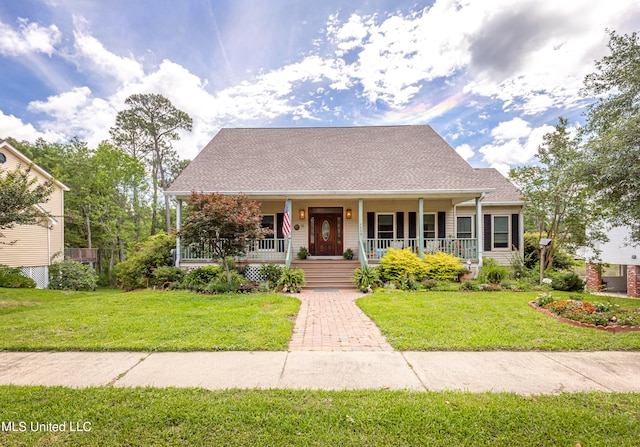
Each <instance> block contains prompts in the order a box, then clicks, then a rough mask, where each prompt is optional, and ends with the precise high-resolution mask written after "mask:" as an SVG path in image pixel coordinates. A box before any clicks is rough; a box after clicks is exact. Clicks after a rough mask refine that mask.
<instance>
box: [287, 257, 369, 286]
mask: <svg viewBox="0 0 640 447" xmlns="http://www.w3.org/2000/svg"><path fill="white" fill-rule="evenodd" d="M291 265H292V267H299V268H301V269H302V270H304V275H305V278H306V280H307V284H306V285H305V288H307V289H328V288H340V289H355V285H354V284H353V282H352V281H351V277H352V276H353V270H354V269H356V268H358V267H360V262H359V261H347V260H345V259H330V260H324V259H307V260H304V261H293V262H292V263H291Z"/></svg>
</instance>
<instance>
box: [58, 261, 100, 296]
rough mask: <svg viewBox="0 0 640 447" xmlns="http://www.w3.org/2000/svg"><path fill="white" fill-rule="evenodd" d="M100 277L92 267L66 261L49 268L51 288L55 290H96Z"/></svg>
mask: <svg viewBox="0 0 640 447" xmlns="http://www.w3.org/2000/svg"><path fill="white" fill-rule="evenodd" d="M97 286H98V275H96V272H94V271H93V269H92V268H91V267H89V266H88V265H86V264H82V263H80V262H76V261H72V260H71V259H65V260H64V261H62V262H55V263H53V264H51V265H50V266H49V288H50V289H55V290H96V287H97Z"/></svg>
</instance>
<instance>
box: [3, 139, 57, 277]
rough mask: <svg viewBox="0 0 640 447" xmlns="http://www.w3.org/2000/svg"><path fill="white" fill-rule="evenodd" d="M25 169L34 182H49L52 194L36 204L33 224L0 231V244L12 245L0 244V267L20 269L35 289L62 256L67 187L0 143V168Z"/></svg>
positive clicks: (11, 147) (10, 147) (12, 149)
mask: <svg viewBox="0 0 640 447" xmlns="http://www.w3.org/2000/svg"><path fill="white" fill-rule="evenodd" d="M29 166H32V168H31V173H30V175H31V176H32V177H35V178H36V179H38V182H45V181H51V182H52V183H53V187H54V188H53V192H52V193H51V195H50V196H49V200H48V201H47V202H46V203H40V204H38V205H36V208H38V209H40V210H41V211H43V217H42V218H41V219H40V220H39V221H38V222H37V223H36V224H33V225H16V226H15V227H13V228H11V229H5V230H2V234H3V235H4V238H2V239H0V241H2V242H4V243H5V244H6V243H8V242H12V241H15V243H13V244H11V245H0V264H5V265H8V266H10V267H22V272H23V274H24V275H26V276H28V277H30V278H32V279H33V280H34V281H35V282H36V284H37V286H38V287H40V288H45V287H47V286H48V283H49V265H50V264H51V262H54V261H56V260H62V259H63V256H64V192H65V191H68V190H69V188H67V187H66V186H65V185H64V184H62V183H60V182H59V181H57V180H56V179H54V178H53V177H52V176H51V174H49V173H48V172H46V171H45V170H44V169H42V168H40V167H39V166H37V165H34V164H33V162H32V161H31V160H29V159H28V158H27V157H26V156H25V155H24V154H22V153H21V152H20V151H18V150H17V149H16V148H14V147H13V146H11V145H10V144H9V143H7V142H5V141H0V168H2V169H3V170H5V171H13V170H15V169H17V168H18V167H21V169H23V170H25V169H27V168H28V167H29ZM46 214H49V216H46Z"/></svg>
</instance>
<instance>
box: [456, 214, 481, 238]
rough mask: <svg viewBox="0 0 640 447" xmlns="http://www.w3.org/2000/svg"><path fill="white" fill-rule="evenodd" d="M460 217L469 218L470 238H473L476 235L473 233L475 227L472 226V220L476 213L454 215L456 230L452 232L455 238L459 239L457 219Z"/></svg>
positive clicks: (474, 218)
mask: <svg viewBox="0 0 640 447" xmlns="http://www.w3.org/2000/svg"><path fill="white" fill-rule="evenodd" d="M461 217H462V218H465V219H471V239H474V238H475V237H476V235H475V233H476V232H475V231H474V229H475V228H474V227H475V225H474V224H473V223H474V221H475V220H476V215H475V214H471V215H462V216H460V215H457V216H456V222H455V224H456V231H455V232H454V234H455V235H456V239H459V238H458V219H460V218H461Z"/></svg>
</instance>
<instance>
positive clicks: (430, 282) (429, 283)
mask: <svg viewBox="0 0 640 447" xmlns="http://www.w3.org/2000/svg"><path fill="white" fill-rule="evenodd" d="M437 286H438V281H436V280H435V279H431V278H424V279H423V280H422V287H424V288H425V289H427V290H432V289H435V288H436V287H437Z"/></svg>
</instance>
